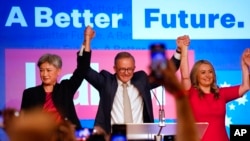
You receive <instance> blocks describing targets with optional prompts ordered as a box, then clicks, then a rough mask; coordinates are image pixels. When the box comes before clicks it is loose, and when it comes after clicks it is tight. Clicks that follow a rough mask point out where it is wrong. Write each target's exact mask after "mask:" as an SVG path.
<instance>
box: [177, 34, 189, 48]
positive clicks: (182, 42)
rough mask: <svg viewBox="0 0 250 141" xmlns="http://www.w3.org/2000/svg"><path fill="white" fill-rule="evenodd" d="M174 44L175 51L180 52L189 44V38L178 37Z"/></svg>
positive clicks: (185, 36)
mask: <svg viewBox="0 0 250 141" xmlns="http://www.w3.org/2000/svg"><path fill="white" fill-rule="evenodd" d="M176 44H177V47H178V48H177V50H179V51H180V50H181V49H182V48H184V47H188V46H189V44H190V38H189V36H188V35H183V36H179V37H178V38H177V39H176Z"/></svg>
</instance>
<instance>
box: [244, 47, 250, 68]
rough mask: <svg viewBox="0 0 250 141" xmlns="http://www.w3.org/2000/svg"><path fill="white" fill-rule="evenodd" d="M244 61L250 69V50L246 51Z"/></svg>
mask: <svg viewBox="0 0 250 141" xmlns="http://www.w3.org/2000/svg"><path fill="white" fill-rule="evenodd" d="M242 59H243V61H244V63H246V65H247V66H248V67H250V48H247V49H245V50H244V52H243V56H242Z"/></svg>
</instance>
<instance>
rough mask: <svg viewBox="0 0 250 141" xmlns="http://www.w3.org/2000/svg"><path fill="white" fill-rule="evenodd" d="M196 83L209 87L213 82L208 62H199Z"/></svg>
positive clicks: (211, 69)
mask: <svg viewBox="0 0 250 141" xmlns="http://www.w3.org/2000/svg"><path fill="white" fill-rule="evenodd" d="M197 80H198V85H199V86H201V87H210V86H211V85H212V84H213V82H214V71H213V68H212V67H211V66H210V65H209V64H201V65H200V66H199V68H198V72H197Z"/></svg>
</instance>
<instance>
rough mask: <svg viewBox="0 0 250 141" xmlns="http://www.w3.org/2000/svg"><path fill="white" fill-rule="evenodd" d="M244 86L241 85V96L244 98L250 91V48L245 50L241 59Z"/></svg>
mask: <svg viewBox="0 0 250 141" xmlns="http://www.w3.org/2000/svg"><path fill="white" fill-rule="evenodd" d="M241 69H242V84H241V85H240V89H239V95H240V96H243V95H244V94H245V93H246V92H247V91H248V90H249V89H250V80H249V77H250V74H249V71H250V48H247V49H245V50H244V52H243V54H242V57H241Z"/></svg>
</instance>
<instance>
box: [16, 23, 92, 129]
mask: <svg viewBox="0 0 250 141" xmlns="http://www.w3.org/2000/svg"><path fill="white" fill-rule="evenodd" d="M93 36H94V32H93V31H92V29H91V28H90V27H87V28H86V29H85V32H84V38H85V39H84V40H86V41H90V40H91V39H92V37H93ZM88 43H89V42H87V43H86V44H85V46H86V47H89V46H90V44H88ZM82 51H83V49H81V50H80V51H79V52H77V68H76V69H75V71H74V72H73V75H72V76H71V78H70V79H68V80H62V81H61V82H60V83H58V82H57V78H58V76H59V75H60V72H61V68H62V60H61V57H60V56H58V55H56V54H50V53H48V54H44V55H43V56H41V57H40V58H39V60H38V63H37V66H38V67H39V70H40V78H41V81H42V84H41V85H38V86H35V87H32V88H28V89H25V90H24V91H23V97H22V103H21V110H22V111H26V110H30V109H33V108H39V109H41V110H42V111H45V112H48V113H51V115H53V117H54V118H55V121H56V122H58V123H60V122H61V121H62V120H65V119H66V120H69V121H70V122H71V123H73V124H74V125H75V126H76V129H77V130H78V129H81V128H82V127H81V124H80V121H79V119H78V117H77V114H76V111H75V107H74V103H73V97H74V94H75V93H76V91H77V89H78V87H79V86H80V85H81V83H82V81H83V79H84V69H85V68H86V67H88V66H84V65H85V64H86V63H85V60H86V59H88V58H86V59H85V58H84V57H85V56H82Z"/></svg>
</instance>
